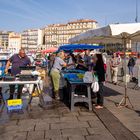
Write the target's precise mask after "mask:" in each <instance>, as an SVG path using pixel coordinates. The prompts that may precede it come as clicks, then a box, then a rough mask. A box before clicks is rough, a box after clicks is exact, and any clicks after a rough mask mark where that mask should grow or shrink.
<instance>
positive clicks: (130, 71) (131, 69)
mask: <svg viewBox="0 0 140 140" xmlns="http://www.w3.org/2000/svg"><path fill="white" fill-rule="evenodd" d="M133 68H134V66H128V69H129V74H130V75H132V76H133Z"/></svg>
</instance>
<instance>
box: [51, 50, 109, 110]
mask: <svg viewBox="0 0 140 140" xmlns="http://www.w3.org/2000/svg"><path fill="white" fill-rule="evenodd" d="M64 68H67V69H80V70H84V71H91V72H93V73H96V74H97V76H98V83H99V91H98V93H97V106H96V108H103V86H104V82H105V73H106V70H105V63H104V60H103V57H102V54H101V53H97V54H94V55H90V50H85V52H82V53H79V54H77V55H74V54H72V53H65V52H63V51H61V52H59V53H58V54H56V55H54V54H52V56H50V61H49V68H48V69H49V71H50V76H51V78H52V82H53V87H54V88H53V89H54V94H55V99H57V100H59V99H60V97H59V85H60V78H61V70H62V69H64Z"/></svg>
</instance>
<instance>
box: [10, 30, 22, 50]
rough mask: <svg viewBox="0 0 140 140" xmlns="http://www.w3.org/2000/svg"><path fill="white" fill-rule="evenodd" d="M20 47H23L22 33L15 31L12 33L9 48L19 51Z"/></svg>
mask: <svg viewBox="0 0 140 140" xmlns="http://www.w3.org/2000/svg"><path fill="white" fill-rule="evenodd" d="M20 48H21V34H18V33H15V32H12V33H10V34H9V46H8V49H9V50H10V51H11V52H18V51H19V49H20Z"/></svg>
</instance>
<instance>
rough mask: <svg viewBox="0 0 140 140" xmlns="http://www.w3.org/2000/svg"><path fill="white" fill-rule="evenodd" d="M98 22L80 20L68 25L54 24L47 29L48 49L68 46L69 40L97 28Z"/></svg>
mask: <svg viewBox="0 0 140 140" xmlns="http://www.w3.org/2000/svg"><path fill="white" fill-rule="evenodd" d="M97 26H98V25H97V21H95V20H90V19H80V20H76V21H71V22H68V23H67V24H52V25H48V26H46V27H45V45H46V48H50V47H59V46H60V45H64V44H68V40H69V39H70V38H72V37H74V36H76V35H79V34H80V33H83V32H85V31H87V30H89V29H95V28H97Z"/></svg>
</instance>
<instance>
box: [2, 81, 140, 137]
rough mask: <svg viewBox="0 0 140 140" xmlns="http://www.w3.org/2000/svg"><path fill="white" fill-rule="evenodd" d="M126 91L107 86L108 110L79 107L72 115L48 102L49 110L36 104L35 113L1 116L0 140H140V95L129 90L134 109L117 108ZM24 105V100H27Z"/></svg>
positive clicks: (61, 104) (34, 103)
mask: <svg viewBox="0 0 140 140" xmlns="http://www.w3.org/2000/svg"><path fill="white" fill-rule="evenodd" d="M123 93H124V88H123V87H120V86H115V85H112V84H109V83H107V84H106V88H105V107H106V108H104V109H101V110H95V109H94V110H93V111H91V112H89V110H88V108H85V107H82V106H76V107H75V111H74V112H71V111H70V110H69V108H68V107H67V106H66V105H65V104H63V103H62V102H56V101H52V100H50V98H49V97H48V95H46V97H45V98H46V99H47V100H48V99H49V102H47V105H46V106H47V107H46V108H45V109H42V108H40V107H39V106H38V105H37V102H38V98H35V99H34V101H33V110H32V111H27V110H26V109H25V108H26V106H24V109H23V112H20V113H12V114H7V110H6V108H4V110H3V111H2V113H0V140H93V139H95V140H105V139H106V140H138V139H140V105H139V99H140V94H139V92H138V91H134V90H129V93H128V95H129V96H130V99H131V101H132V104H133V105H134V110H130V109H128V108H125V107H123V108H117V107H116V105H115V103H118V102H119V101H120V100H121V98H122V97H123ZM24 102H25V101H24Z"/></svg>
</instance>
